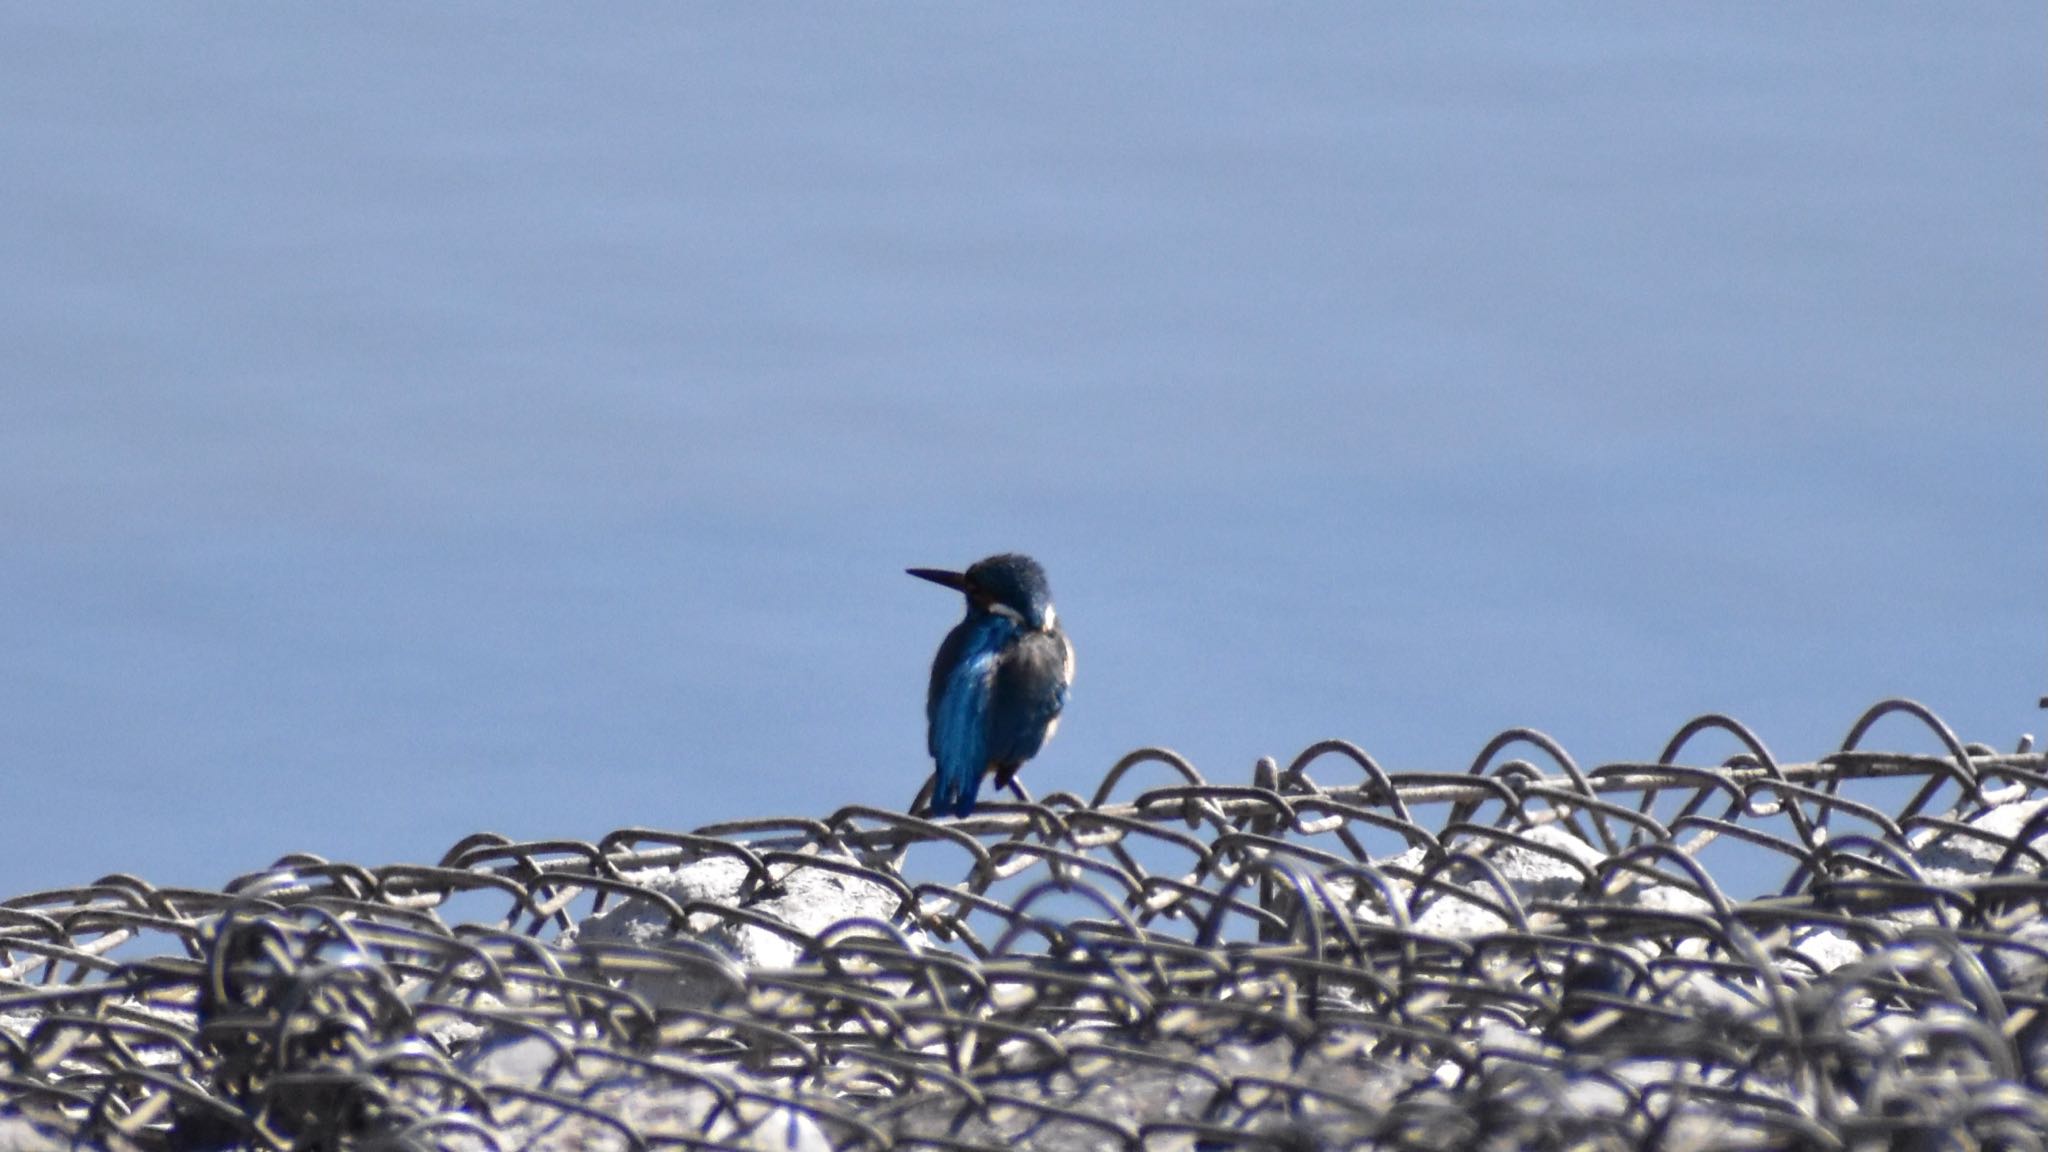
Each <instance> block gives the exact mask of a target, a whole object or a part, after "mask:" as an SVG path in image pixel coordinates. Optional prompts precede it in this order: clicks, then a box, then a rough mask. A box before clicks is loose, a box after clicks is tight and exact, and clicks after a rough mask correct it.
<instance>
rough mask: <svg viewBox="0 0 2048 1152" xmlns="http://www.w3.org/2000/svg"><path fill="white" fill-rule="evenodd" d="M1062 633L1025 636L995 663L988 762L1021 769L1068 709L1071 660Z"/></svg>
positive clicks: (989, 713)
mask: <svg viewBox="0 0 2048 1152" xmlns="http://www.w3.org/2000/svg"><path fill="white" fill-rule="evenodd" d="M1070 653H1071V649H1069V648H1068V646H1067V639H1066V637H1065V636H1063V635H1061V634H1060V633H1058V632H1056V631H1055V632H1050V633H1047V632H1027V633H1025V634H1023V635H1022V636H1020V637H1018V639H1017V642H1016V643H1014V644H1012V645H1011V646H1010V648H1009V650H1008V651H1006V652H1004V653H1003V654H1002V657H1001V659H1000V661H999V662H998V664H997V667H996V672H995V678H994V682H993V684H992V685H991V686H990V699H989V706H988V758H989V759H990V760H992V761H994V762H995V763H997V764H1010V765H1015V764H1021V763H1023V762H1024V761H1026V760H1029V759H1031V758H1032V757H1033V756H1036V755H1038V750H1039V749H1040V748H1042V747H1044V746H1045V740H1046V737H1047V736H1050V735H1051V734H1052V728H1053V724H1054V722H1055V721H1057V720H1058V719H1059V717H1060V711H1061V710H1062V709H1064V708H1065V707H1066V706H1067V684H1068V679H1069V677H1070V676H1071V675H1072V667H1073V661H1072V659H1071V656H1070Z"/></svg>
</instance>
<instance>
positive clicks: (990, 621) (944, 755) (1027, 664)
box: [909, 554, 1074, 816]
mask: <svg viewBox="0 0 2048 1152" xmlns="http://www.w3.org/2000/svg"><path fill="white" fill-rule="evenodd" d="M909 571H910V574H911V575H913V576H918V577H922V578H923V579H926V580H930V581H932V582H933V583H936V584H943V585H945V586H946V587H948V588H953V589H957V590H958V591H960V592H962V593H964V594H965V596H966V598H967V615H966V616H965V617H964V618H963V619H962V620H961V621H960V623H959V624H957V625H955V626H954V628H953V630H952V631H951V632H950V633H948V634H947V636H946V639H945V641H944V642H943V643H941V644H940V645H939V651H938V655H937V656H936V657H935V658H934V659H933V660H932V676H931V685H930V688H929V691H928V692H927V694H926V697H925V718H926V721H927V722H928V725H929V726H928V728H927V729H926V744H927V746H928V748H929V749H930V751H931V754H932V760H933V761H934V763H935V764H936V766H937V776H936V779H935V781H934V783H933V786H932V806H931V810H932V812H933V813H934V814H937V815H942V816H943V815H953V816H966V815H968V814H969V813H971V812H973V811H974V801H975V799H976V797H977V795H978V794H979V793H980V791H981V781H982V777H984V776H985V775H987V774H989V773H991V772H993V773H994V774H995V777H996V785H997V787H1009V786H1010V781H1011V778H1012V777H1013V776H1015V775H1016V772H1017V769H1018V768H1019V767H1020V766H1022V765H1023V763H1024V762H1025V761H1026V760H1029V759H1031V758H1032V757H1033V756H1036V755H1037V754H1038V751H1039V749H1040V748H1042V747H1044V746H1045V741H1046V740H1047V738H1049V737H1050V736H1051V735H1052V732H1053V729H1054V728H1056V727H1058V725H1059V717H1060V712H1061V711H1062V710H1063V709H1064V708H1065V707H1066V703H1067V688H1068V685H1069V684H1071V683H1072V681H1073V675H1074V649H1073V646H1072V645H1071V644H1069V643H1068V642H1067V637H1066V633H1064V632H1062V631H1060V628H1059V617H1058V614H1057V613H1056V612H1055V611H1054V610H1053V605H1052V590H1051V588H1050V586H1049V585H1048V584H1047V583H1046V579H1045V570H1044V569H1042V568H1040V567H1039V566H1038V564H1037V562H1036V561H1033V560H1032V559H1031V558H1030V557H1028V556H1019V555H1015V554H1006V555H1002V556H991V557H989V558H988V559H986V560H983V561H981V562H980V563H978V564H976V565H974V566H973V567H971V568H969V569H968V570H967V571H965V572H947V571H942V570H939V569H934V568H912V569H910V570H909Z"/></svg>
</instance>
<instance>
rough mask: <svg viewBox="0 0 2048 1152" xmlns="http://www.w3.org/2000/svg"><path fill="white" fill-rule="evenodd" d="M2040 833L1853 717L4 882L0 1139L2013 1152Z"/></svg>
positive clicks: (143, 1143) (2038, 1106) (2022, 1089)
mask: <svg viewBox="0 0 2048 1152" xmlns="http://www.w3.org/2000/svg"><path fill="white" fill-rule="evenodd" d="M1887 716H1899V717H1902V718H1903V719H1905V720H1909V721H1912V722H1914V723H1916V724H1917V725H1918V726H1920V727H1922V728H1923V729H1924V730H1925V732H1926V733H1928V734H1929V735H1930V736H1931V739H1932V740H1933V741H1936V742H1938V744H1935V745H1931V746H1938V747H1939V748H1941V749H1943V750H1944V751H1943V752H1942V753H1940V754H1934V755H1907V754H1898V753H1884V752H1872V751H1866V750H1864V749H1863V748H1862V747H1861V744H1862V743H1863V741H1864V738H1865V736H1866V734H1867V733H1868V731H1869V730H1870V728H1871V726H1872V724H1873V723H1876V722H1877V721H1878V720H1880V719H1882V718H1884V717H1887ZM1887 730H1888V731H1889V730H1891V729H1890V728H1889V727H1888V729H1887ZM1709 742H1718V743H1720V744H1722V745H1724V746H1727V747H1733V748H1736V749H1737V751H1736V753H1735V754H1734V755H1733V756H1731V757H1729V758H1727V759H1725V760H1723V761H1720V762H1718V763H1707V764H1702V763H1692V762H1688V761H1687V759H1686V756H1687V753H1688V751H1689V750H1690V749H1694V748H1696V747H1700V746H1703V745H1704V744H1706V743H1709ZM1852 793H1856V794H1863V793H1868V794H1869V795H1866V796H1865V797H1864V798H1863V799H1853V798H1852ZM2044 828H2048V762H2044V757H2043V756H2041V755H2039V754H2035V753H2033V752H2032V751H2031V750H2030V742H2029V741H2028V740H2025V739H2023V740H2022V741H2021V742H2020V745H2019V748H2018V750H2017V751H2016V752H2010V753H1999V752H1996V751H1994V750H1993V749H1991V748H1989V747H1986V746H1983V745H1976V744H1971V745H1965V744H1963V743H1961V742H1960V741H1959V740H1958V739H1957V738H1956V736H1955V735H1954V734H1953V733H1952V732H1950V730H1949V729H1948V727H1947V726H1946V725H1945V724H1943V723H1942V722H1941V721H1940V720H1939V719H1938V718H1936V717H1935V716H1933V715H1932V714H1931V713H1929V712H1928V711H1927V710H1926V709H1924V708H1922V707H1921V706H1919V705H1917V704H1914V703H1911V702H1909V701H1887V702H1885V703H1883V704H1880V705H1878V706H1876V707H1874V708H1872V709H1871V710H1870V711H1869V712H1868V713H1866V714H1865V715H1864V716H1863V717H1862V718H1861V719H1859V720H1858V721H1857V722H1856V723H1855V725H1854V726H1853V727H1852V729H1851V731H1850V733H1849V736H1848V737H1847V739H1846V740H1845V741H1844V742H1843V744H1842V746H1841V748H1840V749H1839V750H1837V751H1835V752H1834V753H1832V754H1829V755H1827V756H1824V757H1821V758H1820V759H1818V760H1817V761H1814V762H1811V763H1798V764H1781V763H1779V762H1777V761H1776V760H1775V759H1774V758H1773V757H1772V755H1771V754H1770V752H1769V751H1768V750H1767V749H1766V748H1765V746H1764V745H1763V743H1762V742H1761V741H1759V740H1758V739H1757V738H1756V737H1755V736H1754V735H1753V734H1752V733H1750V732H1749V731H1748V730H1747V729H1745V728H1744V727H1743V726H1742V725H1741V724H1739V723H1736V722H1735V721H1732V720H1729V719H1727V718H1724V717H1719V716H1705V717H1701V718H1699V719H1696V720H1694V721H1692V722H1690V723H1688V724H1686V725H1685V726H1684V727H1683V728H1681V729H1680V730H1679V731H1678V733H1677V734H1676V735H1675V736H1674V737H1673V739H1672V740H1671V741H1670V743H1669V745H1668V746H1667V747H1666V748H1665V749H1664V750H1663V752H1662V754H1661V755H1660V756H1659V757H1658V758H1657V759H1656V760H1655V761H1654V762H1645V763H1622V764H1608V765H1603V766H1600V767H1596V768H1591V769H1581V768H1580V767H1579V766H1578V765H1577V764H1575V763H1574V762H1573V761H1572V759H1571V758H1570V757H1569V756H1568V755H1567V754H1566V753H1565V752H1564V750H1563V749H1561V748H1559V747H1558V746H1557V745H1556V744H1555V743H1554V742H1552V741H1550V740H1549V739H1548V738H1546V737H1544V736H1543V735H1541V734H1540V733H1536V732H1531V731H1526V730H1515V731H1510V732H1505V733H1502V734H1501V735H1500V736H1499V737H1497V738H1495V739H1494V740H1493V741H1491V742H1490V743H1489V744H1488V745H1487V746H1486V747H1485V748H1484V749H1483V750H1482V751H1481V752H1480V754H1479V755H1478V757H1477V758H1476V760H1475V762H1474V763H1473V764H1472V766H1471V769H1470V770H1469V771H1467V772H1462V773H1415V772H1389V771H1387V770H1386V769H1385V768H1384V767H1382V766H1381V765H1379V764H1377V763H1376V762H1375V761H1374V760H1373V759H1372V758H1371V757H1370V756H1369V755H1367V754H1366V753H1365V752H1364V751H1362V750H1361V749H1359V748H1357V747H1355V746H1353V745H1350V744H1346V743H1343V742H1338V741H1332V742H1327V743H1322V744H1317V745H1315V746H1313V747H1311V748H1308V749H1306V750H1305V751H1303V752H1302V753H1301V754H1300V755H1299V756H1297V757H1295V759H1294V760H1293V762H1291V763H1289V764H1287V765H1286V766H1284V767H1283V766H1281V765H1279V764H1277V763H1275V762H1272V761H1262V762H1261V763H1260V764H1259V765H1258V767H1257V768H1256V770H1255V772H1254V774H1253V778H1252V779H1251V780H1249V781H1243V782H1234V783H1223V782H1213V781H1210V780H1208V779H1206V778H1205V777H1204V776H1203V775H1202V774H1201V773H1200V772H1198V771H1197V770H1196V769H1195V767H1194V766H1193V765H1191V764H1189V763H1187V762H1186V761H1184V760H1182V759H1181V758H1179V757H1177V756H1175V755H1174V754H1173V753H1171V752H1167V751H1163V750H1158V749H1147V750H1142V751H1139V752H1134V753H1132V754H1131V755H1129V756H1127V757H1125V758H1124V759H1123V760H1122V761H1120V762H1119V763H1117V764H1116V765H1115V766H1113V767H1112V768H1111V769H1110V770H1109V771H1108V773H1107V774H1106V775H1105V776H1104V778H1103V779H1102V781H1101V784H1100V786H1099V787H1098V788H1097V789H1096V791H1095V793H1094V795H1093V796H1091V797H1087V798H1082V797H1079V796H1075V795H1071V794H1065V793H1061V794H1055V795H1051V796H1047V797H1045V798H1043V799H1039V800H1035V801H1028V802H1018V803H997V804H988V805H986V806H985V807H984V809H983V810H982V811H980V812H978V813H977V814H976V815H975V816H974V817H972V818H969V819H964V820H928V819H922V818H919V817H915V816H907V815H904V814H902V813H898V812H892V811H884V810H878V809H869V808H849V809H844V810H841V811H839V812H835V813H833V814H831V815H829V816H824V817H793V818H787V819H775V820H756V821H747V822H742V823H731V824H721V825H714V826H711V827H706V828H700V829H698V830H696V831H694V832H690V833H681V834H679V833H670V832H658V831H652V830H647V829H626V830H622V831H619V832H615V833H613V834H611V835H610V836H607V837H605V838H604V839H603V840H601V841H598V842H597V843H586V842H580V841H547V842H533V843H510V842H506V841H505V840H503V839H502V838H498V837H492V836H476V837H471V838H469V839H467V840H465V841H463V842H462V843H460V844H457V845H456V846H455V847H454V848H452V849H451V850H450V851H449V852H448V854H447V855H446V857H445V858H444V859H442V860H441V861H440V862H439V863H438V864H436V865H434V866H432V867H423V866H414V865H393V866H388V867H376V868H373V867H362V866H358V865H354V864H342V863H334V862H330V861H326V860H321V859H316V858H312V857H291V858H287V859H285V860H282V861H280V862H278V864H276V865H275V866H273V867H271V868H268V869H265V870H263V871H261V872H257V873H253V874H251V875H248V876H243V877H241V878H239V879H237V880H235V881H233V882H232V883H230V884H228V885H227V886H226V888H225V889H224V890H222V891H219V892H212V891H197V890H188V889H177V888H162V887H156V886H152V885H150V884H148V883H146V882H144V881H142V880H139V879H136V878H134V877H130V876H109V877H106V878H104V879H101V880H99V881H98V882H96V883H94V884H91V885H87V886H84V887H79V888H73V889H65V890H61V891H53V892H42V893H36V894H33V895H27V896H21V897H17V898H15V899H11V900H7V901H5V902H4V903H0V1055H4V1058H5V1066H4V1075H0V1100H4V1104H0V1149H13V1148H21V1149H32V1148H44V1147H47V1148H59V1147H94V1148H108V1149H204V1148H222V1149H226V1148H277V1149H413V1148H418V1149H427V1148H447V1149H460V1150H472V1149H474V1150H497V1149H513V1148H591V1149H621V1150H624V1149H642V1148H652V1147H658V1146H659V1147H682V1148H734V1149H740V1148H745V1149H765V1148H774V1149H838V1148H862V1149H883V1148H900V1149H911V1148H917V1149H965V1148H1076V1149H1082V1148H1124V1149H1186V1150H1189V1152H1194V1150H1209V1149H1225V1148H1269V1149H1311V1148H1352V1147H1358V1148H1416V1149H1423V1148H1428V1149H1436V1148H1472V1149H1480V1148H1487V1149H1491V1148H1672V1149H1680V1148H1685V1149H1691V1148H1751V1147H1755V1148H1816V1149H1817V1148H1901V1149H1904V1148H1929V1149H1932V1148H1947V1147H1955V1148H2012V1149H2022V1148H2040V1147H2042V1146H2043V1144H2044V1143H2048V1135H2044V1134H2048V1094H2044V1087H2048V1085H2044V1081H2043V1059H2044V1056H2048V1024H2044V1015H2043V1008H2044V1006H2048V999H2044V987H2048V929H2044V928H2043V927H2042V905H2043V901H2044V899H2048V882H2044V880H2043V877H2042V865H2043V862H2044V858H2043V855H2042V853H2041V851H2040V850H2039V849H2037V848H2036V847H2035V846H2034V842H2035V841H2036V840H2037V839H2038V838H2039V836H2040V835H2041V833H2042V832H2043V830H2044ZM1707 860H1715V861H1719V862H1720V863H1719V864H1718V865H1717V867H1719V868H1720V870H1721V871H1722V872H1723V874H1724V875H1726V874H1729V873H1731V872H1741V873H1743V874H1745V875H1747V876H1748V877H1750V878H1751V883H1752V886H1755V887H1756V888H1757V892H1755V893H1750V894H1747V895H1746V896H1743V895H1733V894H1731V893H1730V892H1729V891H1728V890H1727V889H1726V888H1725V887H1724V884H1725V882H1717V879H1716V875H1715V872H1714V869H1713V868H1710V867H1709V866H1707V865H1706V864H1704V863H1703V861H1707ZM1759 877H1761V878H1764V879H1767V880H1768V882H1769V883H1768V885H1767V886H1766V885H1761V884H1759V883H1758V881H1757V878H1759ZM1757 893H1761V894H1757Z"/></svg>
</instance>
